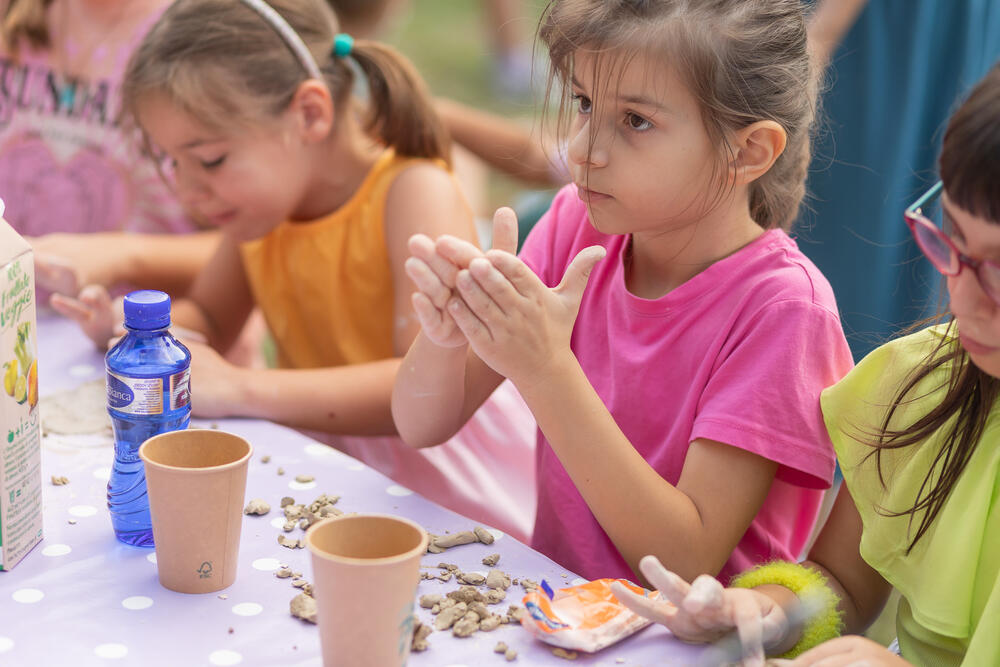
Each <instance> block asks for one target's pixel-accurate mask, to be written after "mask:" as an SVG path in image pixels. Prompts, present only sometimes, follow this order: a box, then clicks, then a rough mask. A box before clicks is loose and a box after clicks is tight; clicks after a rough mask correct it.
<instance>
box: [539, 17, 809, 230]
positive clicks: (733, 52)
mask: <svg viewBox="0 0 1000 667" xmlns="http://www.w3.org/2000/svg"><path fill="white" fill-rule="evenodd" d="M539 36H540V38H541V39H542V41H543V42H544V43H545V44H546V45H547V47H548V49H549V55H550V61H551V64H552V70H551V74H550V78H549V87H550V89H551V87H552V85H553V83H554V82H556V81H558V82H559V83H560V84H562V90H563V95H562V100H561V104H560V109H561V111H562V112H563V113H562V114H561V116H562V120H561V122H560V125H561V127H563V128H564V127H565V122H566V121H565V119H566V116H567V113H568V110H569V108H570V106H571V102H572V100H571V89H570V86H569V83H570V80H571V77H572V75H573V66H574V65H573V59H574V54H575V53H576V52H577V50H579V49H586V50H588V51H589V52H593V53H597V54H604V53H607V52H612V53H613V55H614V56H615V58H616V59H620V60H619V62H621V63H627V62H628V60H629V59H630V58H631V57H632V56H633V55H634V54H636V53H638V52H641V51H646V52H653V53H656V54H657V55H662V56H663V61H664V62H666V63H670V64H671V65H672V66H674V68H675V70H676V72H677V73H678V75H680V76H681V77H682V78H683V80H684V81H685V83H686V84H687V85H688V88H689V89H690V91H691V93H692V94H693V95H694V97H695V98H696V99H697V101H698V104H699V106H700V108H701V115H702V122H703V123H704V125H705V129H706V131H707V132H708V134H709V136H710V137H711V138H712V140H713V141H714V142H715V143H716V145H717V146H719V151H720V160H719V166H718V167H717V174H716V176H717V179H716V180H717V181H718V182H720V183H724V182H725V179H724V178H723V177H720V176H722V174H720V173H718V172H720V171H722V170H723V167H725V165H728V163H729V162H730V161H731V160H732V159H733V158H734V157H735V156H733V155H732V149H731V148H730V146H729V143H728V141H727V137H728V136H729V135H730V133H731V132H733V131H734V130H737V129H740V128H743V127H746V126H748V125H750V124H752V123H755V122H757V121H760V120H772V121H774V122H776V123H778V124H779V125H781V126H782V127H783V128H784V130H785V132H786V134H787V144H786V147H785V150H784V152H783V153H782V154H781V155H780V156H779V157H778V159H777V160H776V161H775V163H774V165H773V166H772V167H771V168H770V170H768V172H767V173H765V174H764V175H762V176H761V177H760V178H758V179H756V180H755V181H753V182H752V183H751V184H750V215H751V216H752V217H753V219H754V220H755V221H757V223H758V224H759V225H760V226H762V227H764V228H765V229H771V228H775V227H780V228H782V229H785V230H788V229H790V228H791V226H792V224H793V223H794V221H795V218H796V217H797V215H798V211H799V206H800V205H801V203H802V200H803V198H804V196H805V181H806V174H807V171H808V167H809V159H810V154H811V150H810V144H811V139H812V131H813V125H814V121H815V118H816V105H817V101H816V100H817V88H818V86H817V77H816V76H815V72H814V71H813V68H812V66H811V63H810V58H809V53H808V50H807V48H806V22H805V17H804V15H803V11H802V4H801V2H800V1H799V0H552V1H551V2H550V3H549V5H548V7H547V8H546V10H545V13H544V14H543V16H542V21H541V25H540V26H539ZM597 67H598V65H597V64H596V62H595V75H596V74H597V72H596V68H597ZM601 72H602V73H603V74H604V82H603V83H601V82H598V85H605V84H606V83H607V82H608V81H610V80H611V78H612V77H613V76H614V72H613V70H612V68H608V67H602V68H601ZM595 80H596V77H595ZM725 169H726V170H728V167H726V168H725ZM723 191H724V188H723V186H721V185H720V192H719V193H718V196H719V197H720V198H721V196H722V195H723Z"/></svg>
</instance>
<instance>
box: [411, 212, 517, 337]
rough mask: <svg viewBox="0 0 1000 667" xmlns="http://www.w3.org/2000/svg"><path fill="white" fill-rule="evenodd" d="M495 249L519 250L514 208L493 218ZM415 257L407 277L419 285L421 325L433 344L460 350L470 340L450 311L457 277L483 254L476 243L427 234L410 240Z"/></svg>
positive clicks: (415, 299) (416, 297) (416, 301)
mask: <svg viewBox="0 0 1000 667" xmlns="http://www.w3.org/2000/svg"><path fill="white" fill-rule="evenodd" d="M493 247H494V248H496V249H502V250H506V251H507V252H511V253H513V252H515V251H516V250H517V218H516V217H514V215H513V211H511V210H510V209H500V210H499V211H497V213H496V215H495V216H494V217H493ZM409 249H410V254H411V257H410V258H408V259H407V260H406V264H405V268H406V275H408V276H409V277H410V280H412V281H413V283H414V284H415V285H416V286H417V290H418V291H417V292H415V293H414V294H413V309H414V311H415V312H416V314H417V318H418V319H419V320H420V326H421V327H422V328H423V331H424V335H426V336H427V337H428V338H429V339H430V340H431V341H432V342H434V343H436V344H437V345H440V346H442V347H458V346H460V345H465V344H466V343H467V342H468V341H467V340H466V338H465V334H463V333H462V331H461V330H460V329H459V328H458V326H457V325H456V324H455V320H454V319H452V317H451V315H450V314H449V313H448V311H447V309H446V305H447V303H448V300H449V299H451V298H452V297H453V296H454V295H455V276H456V275H457V274H458V272H459V271H460V270H461V269H464V268H466V267H468V265H469V262H471V261H472V260H473V259H474V258H476V257H483V252H482V251H481V250H480V249H479V248H478V247H477V246H476V245H475V244H472V243H469V242H468V241H464V240H462V239H459V238H456V237H454V236H447V235H445V236H442V237H441V238H440V239H438V240H437V242H435V241H433V240H431V239H430V237H428V236H425V235H424V234H415V235H414V236H412V237H411V238H410V241H409Z"/></svg>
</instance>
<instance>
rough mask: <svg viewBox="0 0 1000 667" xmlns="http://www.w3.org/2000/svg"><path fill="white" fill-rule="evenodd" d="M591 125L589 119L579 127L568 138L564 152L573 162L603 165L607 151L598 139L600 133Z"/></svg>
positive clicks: (581, 164)
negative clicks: (594, 130)
mask: <svg viewBox="0 0 1000 667" xmlns="http://www.w3.org/2000/svg"><path fill="white" fill-rule="evenodd" d="M592 127H593V126H592V125H591V121H589V120H588V121H587V122H586V123H584V124H583V125H582V126H581V127H580V129H579V131H578V132H577V133H576V134H575V135H573V137H572V138H571V139H570V142H569V146H567V147H566V154H567V156H568V157H569V159H570V161H571V162H573V163H574V164H578V165H580V166H584V165H589V166H591V167H604V166H606V165H607V163H608V151H607V149H606V148H605V147H604V146H603V143H602V142H601V140H600V136H599V134H600V133H599V132H593V131H592V130H591V128H592ZM592 135H593V136H592Z"/></svg>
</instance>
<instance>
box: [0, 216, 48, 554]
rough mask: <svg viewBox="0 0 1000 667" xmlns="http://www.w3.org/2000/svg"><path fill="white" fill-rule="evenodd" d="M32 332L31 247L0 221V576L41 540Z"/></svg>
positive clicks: (35, 383)
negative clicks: (1, 386) (1, 571)
mask: <svg viewBox="0 0 1000 667" xmlns="http://www.w3.org/2000/svg"><path fill="white" fill-rule="evenodd" d="M2 206H3V204H2V202H0V215H2V214H3V208H2ZM36 326H37V322H36V320H35V269H34V263H33V261H32V256H31V246H29V245H28V243H27V242H26V241H25V240H24V239H22V238H21V237H20V236H18V234H17V233H16V232H15V231H14V230H13V229H12V228H11V227H10V225H8V224H7V223H6V222H5V221H4V220H3V219H2V218H0V377H2V379H3V391H2V392H0V570H9V569H11V568H12V567H14V566H15V565H16V564H17V562H18V561H19V560H21V558H23V557H24V555H25V554H26V553H28V551H29V550H31V548H32V547H33V546H35V545H36V544H38V542H39V541H41V539H42V465H41V439H40V434H41V429H40V426H39V415H38V361H37V359H36V355H37V346H36V343H35V341H36V333H37V331H36Z"/></svg>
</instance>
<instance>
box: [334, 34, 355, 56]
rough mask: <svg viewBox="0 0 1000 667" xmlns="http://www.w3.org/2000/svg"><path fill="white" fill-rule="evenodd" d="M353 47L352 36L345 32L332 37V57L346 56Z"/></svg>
mask: <svg viewBox="0 0 1000 667" xmlns="http://www.w3.org/2000/svg"><path fill="white" fill-rule="evenodd" d="M353 48H354V38H353V37H351V36H350V35H348V34H347V33H346V32H342V33H338V34H337V36H336V37H334V38H333V57H334V58H346V57H347V56H349V55H351V49H353Z"/></svg>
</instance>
